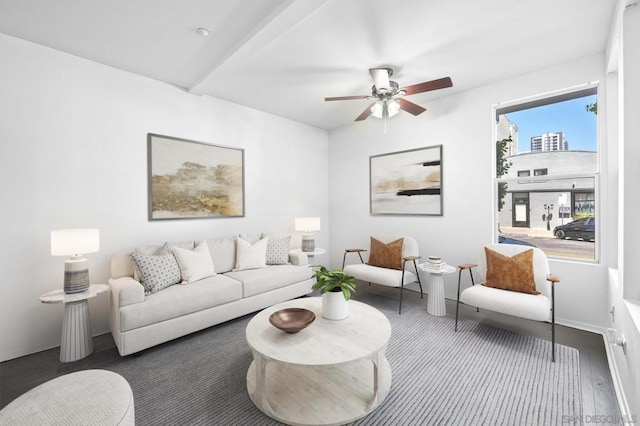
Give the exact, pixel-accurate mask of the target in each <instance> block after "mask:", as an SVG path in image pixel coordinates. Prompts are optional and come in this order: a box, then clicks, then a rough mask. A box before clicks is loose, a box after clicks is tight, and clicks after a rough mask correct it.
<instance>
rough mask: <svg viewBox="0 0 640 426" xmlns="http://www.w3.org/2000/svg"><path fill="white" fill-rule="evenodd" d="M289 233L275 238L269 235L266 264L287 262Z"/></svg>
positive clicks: (283, 263)
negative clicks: (286, 235) (283, 236)
mask: <svg viewBox="0 0 640 426" xmlns="http://www.w3.org/2000/svg"><path fill="white" fill-rule="evenodd" d="M290 242H291V235H289V236H288V237H285V238H280V239H276V238H274V237H269V242H268V243H267V259H266V264H267V265H286V264H287V263H289V244H290Z"/></svg>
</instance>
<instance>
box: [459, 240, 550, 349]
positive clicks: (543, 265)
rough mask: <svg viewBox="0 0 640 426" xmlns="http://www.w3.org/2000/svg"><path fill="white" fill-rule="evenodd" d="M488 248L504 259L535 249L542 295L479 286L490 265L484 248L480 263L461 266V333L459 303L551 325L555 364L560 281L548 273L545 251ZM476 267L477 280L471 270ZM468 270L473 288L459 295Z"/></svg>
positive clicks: (504, 246) (505, 246)
mask: <svg viewBox="0 0 640 426" xmlns="http://www.w3.org/2000/svg"><path fill="white" fill-rule="evenodd" d="M485 247H487V248H489V249H490V250H493V251H496V252H498V253H500V254H503V255H505V256H509V257H511V256H514V255H516V254H518V253H522V252H524V251H526V250H530V249H532V250H533V275H534V281H535V284H536V290H537V291H539V292H540V294H527V293H519V292H516V291H509V290H502V289H497V288H492V287H487V286H484V285H481V284H477V285H476V282H478V283H483V282H485V279H486V274H487V263H486V257H485V253H484V248H483V251H482V253H481V256H480V261H479V262H478V264H477V265H476V264H464V265H460V266H458V268H459V271H458V296H457V300H456V325H455V331H458V309H459V305H460V303H463V304H465V305H470V306H475V307H476V308H477V310H478V309H487V310H490V311H494V312H499V313H502V314H507V315H512V316H515V317H520V318H525V319H529V320H533V321H541V322H550V323H551V345H552V346H551V359H552V361H554V362H555V356H556V355H555V354H556V333H555V301H554V284H555V283H558V282H560V279H559V278H558V277H556V276H554V275H550V273H549V262H548V260H547V256H546V255H545V254H544V252H543V251H542V250H540V249H539V248H535V247H530V246H524V245H516V244H487V245H486V246H485ZM474 267H477V269H476V275H475V281H474V276H473V272H472V268H474ZM464 270H469V275H470V277H471V287H469V288H466V289H464V290H463V291H462V293H461V292H460V281H461V276H462V271H464Z"/></svg>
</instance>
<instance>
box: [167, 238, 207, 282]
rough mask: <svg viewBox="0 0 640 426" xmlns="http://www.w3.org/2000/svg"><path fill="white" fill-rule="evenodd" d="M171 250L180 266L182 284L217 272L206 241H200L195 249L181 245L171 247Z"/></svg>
mask: <svg viewBox="0 0 640 426" xmlns="http://www.w3.org/2000/svg"><path fill="white" fill-rule="evenodd" d="M171 250H172V251H173V254H174V255H175V256H176V260H177V261H178V265H179V266H180V272H181V274H182V284H189V283H192V282H195V281H198V280H201V279H203V278H207V277H212V276H214V275H215V274H216V271H215V269H214V266H213V261H212V260H211V254H210V253H209V246H208V245H207V242H206V241H202V242H200V243H199V244H198V245H196V248H194V249H193V250H187V249H183V248H180V247H171Z"/></svg>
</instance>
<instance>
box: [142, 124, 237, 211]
mask: <svg viewBox="0 0 640 426" xmlns="http://www.w3.org/2000/svg"><path fill="white" fill-rule="evenodd" d="M147 141H148V156H149V166H148V167H149V177H148V179H149V219H150V220H160V219H194V218H225V217H243V216H244V150H243V149H239V148H231V147H225V146H219V145H211V144H208V143H204V142H197V141H192V140H187V139H180V138H174V137H170V136H162V135H156V134H152V133H149V134H148V137H147Z"/></svg>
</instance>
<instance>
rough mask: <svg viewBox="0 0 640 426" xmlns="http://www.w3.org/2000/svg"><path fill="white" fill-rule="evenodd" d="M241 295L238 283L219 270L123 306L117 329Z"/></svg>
mask: <svg viewBox="0 0 640 426" xmlns="http://www.w3.org/2000/svg"><path fill="white" fill-rule="evenodd" d="M241 298H242V284H241V283H240V282H239V281H236V280H234V279H232V278H229V277H226V276H224V275H221V274H218V275H216V276H213V277H209V278H205V279H202V280H200V281H196V282H194V283H191V284H189V285H175V286H172V287H169V288H167V289H165V290H163V291H161V292H158V293H155V294H151V295H149V296H147V297H146V298H145V301H144V303H136V304H134V305H127V306H123V307H122V308H121V309H120V329H121V330H122V331H123V332H124V331H128V330H133V329H136V328H139V327H144V326H146V325H150V324H155V323H159V322H162V321H166V320H169V319H171V318H177V317H180V316H183V315H188V314H191V313H193V312H198V311H202V310H204V309H208V308H212V307H214V306H218V305H222V304H224V303H229V302H232V301H234V300H238V299H241Z"/></svg>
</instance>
